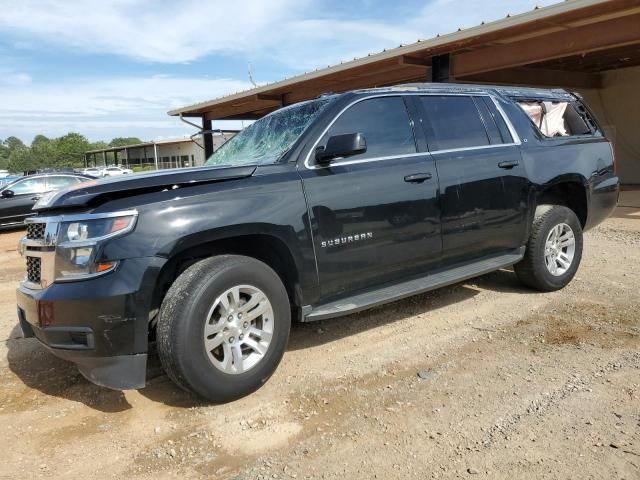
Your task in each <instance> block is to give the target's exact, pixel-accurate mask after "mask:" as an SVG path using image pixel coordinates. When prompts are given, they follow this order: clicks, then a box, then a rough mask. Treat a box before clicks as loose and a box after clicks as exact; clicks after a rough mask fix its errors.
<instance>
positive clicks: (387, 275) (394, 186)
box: [299, 96, 442, 299]
mask: <svg viewBox="0 0 640 480" xmlns="http://www.w3.org/2000/svg"><path fill="white" fill-rule="evenodd" d="M347 133H361V134H363V135H364V137H365V140H366V143H367V150H366V151H365V152H364V153H361V154H358V155H354V156H351V157H348V158H344V159H336V160H334V161H333V162H331V163H330V164H329V165H318V164H315V163H314V162H313V158H311V162H310V163H307V165H305V166H302V165H301V166H300V169H299V171H300V175H301V177H302V180H303V184H304V191H305V194H306V197H307V205H308V210H309V216H310V219H311V227H312V232H313V242H314V246H315V250H316V256H317V262H318V272H319V277H320V278H319V280H320V285H321V295H322V297H324V299H327V298H329V297H336V296H340V294H341V293H343V292H348V291H353V290H357V289H362V288H367V287H371V286H374V285H380V284H383V283H385V282H389V281H393V280H395V279H397V278H400V277H406V276H408V275H410V274H411V273H418V272H422V271H425V270H426V269H427V268H428V267H429V266H432V265H434V264H435V263H436V262H438V261H439V260H440V253H441V249H442V245H441V239H440V211H439V206H438V199H437V190H438V178H437V173H436V168H435V163H434V160H433V159H432V158H431V156H430V155H429V154H428V153H426V152H423V153H419V152H418V149H417V147H416V139H415V137H414V132H413V123H412V122H411V120H410V118H409V115H408V113H407V108H406V105H405V100H404V99H403V97H402V96H382V97H374V98H368V99H363V100H361V101H358V102H357V103H354V104H352V105H351V106H350V107H349V108H348V109H347V110H346V111H344V112H343V113H342V114H340V115H339V117H338V118H337V119H336V120H335V121H334V123H333V124H332V125H331V127H330V128H329V129H328V131H327V132H326V133H325V134H324V135H323V137H322V138H321V139H320V140H319V142H318V143H317V146H324V145H325V144H326V142H327V140H328V138H329V137H331V136H334V135H341V134H347Z"/></svg>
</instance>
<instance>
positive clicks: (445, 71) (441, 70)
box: [431, 53, 451, 83]
mask: <svg viewBox="0 0 640 480" xmlns="http://www.w3.org/2000/svg"><path fill="white" fill-rule="evenodd" d="M450 60H451V56H450V55H449V54H448V53H445V54H444V55H436V56H434V57H432V58H431V81H432V82H438V83H446V82H449V81H451V74H450V68H449V65H450V63H451V61H450Z"/></svg>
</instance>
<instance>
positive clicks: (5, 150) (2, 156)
mask: <svg viewBox="0 0 640 480" xmlns="http://www.w3.org/2000/svg"><path fill="white" fill-rule="evenodd" d="M10 154H11V152H10V151H9V147H7V146H6V145H5V144H4V142H3V141H2V140H0V169H2V170H4V169H6V168H7V164H8V163H9V155H10Z"/></svg>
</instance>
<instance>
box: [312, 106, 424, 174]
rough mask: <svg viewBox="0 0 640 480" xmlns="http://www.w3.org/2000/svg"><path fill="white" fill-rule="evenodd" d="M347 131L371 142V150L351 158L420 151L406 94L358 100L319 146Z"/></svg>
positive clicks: (350, 158) (336, 122) (368, 149)
mask: <svg viewBox="0 0 640 480" xmlns="http://www.w3.org/2000/svg"><path fill="white" fill-rule="evenodd" d="M346 133H362V134H364V138H365V140H366V141H367V151H366V152H363V153H361V154H359V155H353V156H351V157H349V161H351V160H359V159H367V158H375V157H388V156H401V155H406V154H411V153H416V143H415V140H414V137H413V129H412V128H411V123H410V121H409V115H408V114H407V109H406V107H405V104H404V100H403V99H402V97H378V98H370V99H368V100H363V101H361V102H358V103H356V104H355V105H353V106H352V107H350V108H349V109H348V110H346V111H345V112H344V113H343V114H342V115H340V116H339V117H338V119H337V120H336V121H335V122H334V124H333V125H332V126H331V128H329V130H328V131H327V133H326V134H325V136H324V137H323V138H322V140H321V141H320V143H319V145H321V146H324V145H326V144H327V140H328V139H329V137H332V136H334V135H343V134H346ZM336 163H339V162H336Z"/></svg>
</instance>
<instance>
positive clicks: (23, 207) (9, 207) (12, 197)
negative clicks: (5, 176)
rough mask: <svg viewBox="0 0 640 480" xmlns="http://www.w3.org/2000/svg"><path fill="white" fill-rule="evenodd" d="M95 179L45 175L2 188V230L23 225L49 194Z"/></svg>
mask: <svg viewBox="0 0 640 480" xmlns="http://www.w3.org/2000/svg"><path fill="white" fill-rule="evenodd" d="M93 178H94V177H91V176H89V175H82V174H77V173H70V174H67V173H45V174H41V175H29V176H27V177H20V178H19V179H18V180H15V181H13V182H12V183H9V184H7V185H4V186H3V187H1V188H0V228H5V227H13V226H19V225H22V223H23V221H24V219H25V218H26V217H28V216H29V215H31V214H32V212H31V208H32V207H33V205H34V204H35V203H36V202H37V201H38V200H40V197H41V196H42V195H43V194H45V193H47V192H52V191H56V190H61V189H63V188H67V187H70V186H72V185H77V184H78V183H81V182H86V181H87V180H92V179H93Z"/></svg>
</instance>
